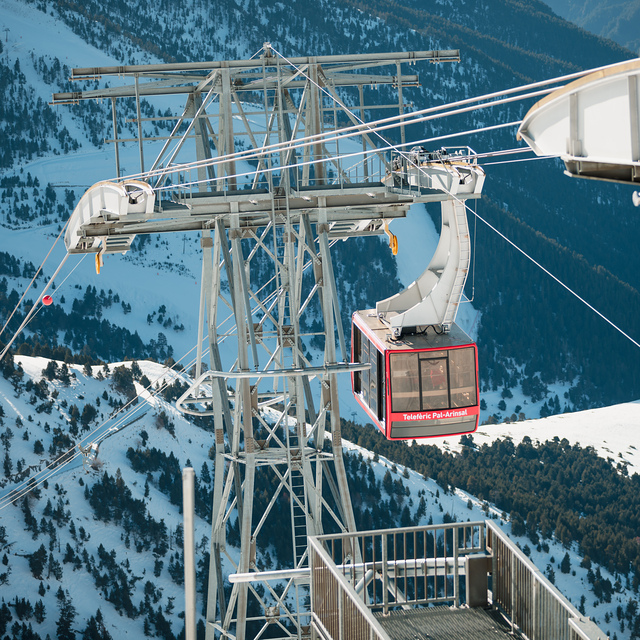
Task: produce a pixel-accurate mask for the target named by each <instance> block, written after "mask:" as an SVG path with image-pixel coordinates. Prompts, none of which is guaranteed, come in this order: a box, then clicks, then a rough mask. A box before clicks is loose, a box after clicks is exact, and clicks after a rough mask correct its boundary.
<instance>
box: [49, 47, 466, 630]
mask: <svg viewBox="0 0 640 640" xmlns="http://www.w3.org/2000/svg"><path fill="white" fill-rule="evenodd" d="M417 60H428V61H431V62H441V61H456V60H458V52H457V51H427V52H409V53H392V54H367V55H345V56H324V57H309V58H295V59H292V60H287V59H285V58H283V57H282V56H280V55H278V54H277V53H276V52H274V50H273V49H272V48H271V47H270V46H269V45H265V47H264V50H263V52H262V55H261V57H259V58H256V59H252V60H237V61H224V62H202V63H177V64H171V65H140V66H131V67H108V68H100V69H75V70H73V72H72V73H73V77H74V78H96V77H105V76H106V77H108V76H114V75H119V76H124V77H125V78H132V79H133V81H134V82H133V83H129V84H127V83H125V85H124V86H121V87H114V88H104V89H96V90H92V91H84V92H76V93H65V94H55V95H54V102H58V103H63V102H69V101H77V100H82V99H90V98H108V99H110V100H111V103H112V106H113V122H114V125H116V124H117V121H118V112H117V106H116V105H117V101H118V99H120V98H126V97H133V98H135V100H136V106H137V118H136V121H137V125H138V143H139V148H140V163H141V176H140V177H139V179H138V181H133V180H129V181H127V180H126V179H123V180H122V182H118V183H110V184H112V185H113V184H115V185H116V186H117V189H120V190H121V193H122V194H125V195H124V196H122V198H121V199H120V200H117V206H119V207H120V210H119V211H118V215H112V216H110V215H107V214H106V213H105V211H107V212H108V211H109V206H108V204H105V203H107V201H108V200H109V198H108V197H107V196H108V194H107V191H108V189H107V187H104V186H101V185H103V183H99V184H98V185H96V186H95V187H93V188H92V189H94V191H93V194H92V193H91V191H92V190H91V189H90V190H89V192H88V193H87V194H86V195H85V197H84V198H83V200H82V201H81V203H80V204H79V205H78V208H77V209H76V212H77V218H78V220H79V223H78V225H76V226H75V227H73V225H72V229H73V230H72V232H71V236H70V238H71V239H70V240H69V241H68V242H67V246H68V250H69V251H70V252H72V253H73V252H76V253H78V252H85V253H86V252H91V253H96V254H98V260H99V259H100V257H101V254H103V253H109V252H122V251H126V250H127V249H129V247H130V245H131V242H132V240H133V238H134V237H135V235H137V234H143V233H164V232H166V233H172V232H177V231H179V232H184V231H189V230H194V231H200V232H201V247H202V254H203V267H202V279H201V294H200V310H199V333H198V354H197V362H196V366H195V375H194V382H193V384H192V385H191V387H190V388H189V390H188V391H187V392H186V393H185V394H184V395H183V396H182V397H181V398H180V399H179V401H178V407H179V408H180V409H181V410H182V411H184V412H186V413H188V414H194V415H198V416H200V417H210V418H211V419H212V421H213V429H214V434H215V445H214V446H215V478H214V499H213V522H212V533H211V548H210V569H209V590H208V603H207V620H206V629H207V638H214V637H219V636H222V637H232V638H238V639H243V638H246V637H248V629H251V635H252V636H253V637H256V638H258V637H271V638H272V637H281V638H304V637H306V636H307V634H308V629H309V613H308V606H307V605H306V604H305V598H306V596H307V595H308V592H307V588H306V584H307V583H308V579H309V578H308V569H306V567H307V536H308V535H319V534H321V533H323V532H324V530H325V528H326V527H327V526H329V527H330V528H331V529H333V530H341V531H351V532H353V531H355V521H354V516H353V510H352V506H351V500H350V496H349V489H348V486H347V476H346V472H345V468H344V463H343V458H342V440H341V431H340V410H339V393H338V390H339V384H340V382H339V380H340V379H341V376H340V374H342V379H343V380H344V382H343V383H342V384H344V385H347V384H349V381H348V378H347V379H345V378H346V375H345V374H347V373H348V372H350V371H354V370H357V369H358V368H362V367H363V366H366V365H355V364H353V363H351V362H350V358H349V354H348V351H347V341H346V338H345V336H344V331H343V325H342V320H341V318H342V313H341V310H340V307H339V301H338V293H337V288H336V282H335V278H334V271H333V266H332V260H331V251H330V247H331V244H332V242H334V241H336V240H338V239H346V238H349V237H353V236H362V235H382V234H384V233H385V228H386V224H387V222H388V221H390V220H392V219H393V218H397V217H404V216H405V215H406V213H407V211H408V208H409V206H410V205H411V204H413V203H414V202H426V201H442V200H444V199H446V198H447V195H446V194H444V193H443V192H442V191H440V190H438V189H434V188H428V185H425V184H423V183H422V182H421V181H420V180H417V181H414V183H413V185H411V184H409V183H404V184H400V183H398V181H397V180H395V181H394V179H393V168H392V166H391V159H390V154H389V152H388V150H384V149H381V148H380V147H384V144H383V143H382V142H381V139H380V138H379V137H378V136H377V135H376V134H375V132H374V131H373V130H372V129H371V128H370V127H369V126H367V125H363V124H362V122H363V121H364V120H365V119H366V118H367V117H368V116H367V114H368V109H369V108H370V107H371V106H372V105H368V104H365V88H366V87H368V86H383V85H387V86H391V87H394V88H395V89H397V97H398V101H397V102H395V103H394V104H392V105H383V106H382V107H380V106H378V107H377V108H387V109H388V108H393V109H394V110H397V111H398V112H399V113H400V114H402V113H404V111H405V108H406V105H405V104H404V101H403V88H406V87H409V86H416V85H417V84H418V77H417V75H403V73H402V68H401V65H402V64H403V63H408V62H415V61H417ZM389 66H390V67H391V73H387V74H374V73H372V71H371V70H372V69H374V68H375V67H386V68H387V70H388V68H389ZM159 95H160V96H166V95H185V96H186V105H185V108H184V111H183V113H182V116H180V117H179V118H177V119H176V125H175V128H174V130H173V132H172V134H171V136H169V137H168V138H167V140H166V144H165V145H164V147H163V149H162V151H161V153H160V154H159V155H158V157H157V158H156V160H155V162H154V163H153V165H152V167H151V168H150V169H149V170H145V166H144V153H143V142H144V141H145V140H146V138H145V137H144V135H143V128H142V124H143V120H144V119H143V118H142V116H141V109H140V104H141V100H144V99H146V100H148V99H151V98H152V97H153V96H159ZM346 102H349V104H351V105H352V107H351V109H348V108H347V107H346V106H345V103H346ZM397 126H398V130H399V131H400V133H399V135H398V138H399V139H400V141H401V142H402V143H404V142H405V132H404V125H403V124H402V120H399V121H397ZM344 127H350V129H347V130H346V131H345V129H344ZM338 130H341V135H336V134H335V133H334V132H336V131H338ZM111 142H113V143H114V145H115V149H116V166H117V171H118V174H119V173H120V170H119V155H118V147H119V144H120V143H121V142H122V140H119V139H118V137H117V127H116V126H114V138H113V140H111ZM171 144H173V145H174V146H173V147H172V149H170V146H171ZM187 149H191V152H192V153H193V150H194V149H195V156H196V159H197V162H195V163H193V162H192V163H190V164H185V163H184V162H181V163H180V164H178V157H179V155H178V154H179V153H182V152H184V151H185V150H187ZM354 149H355V151H354ZM213 151H214V152H215V153H214V152H213ZM345 151H348V154H345ZM192 157H193V156H192ZM247 162H249V163H251V167H249V168H247V164H246V163H247ZM141 181H142V183H143V184H142V185H141ZM114 189H116V187H114ZM109 193H110V192H109ZM105 194H106V195H105ZM140 194H143V195H140ZM94 196H95V197H94ZM92 198H93V200H92ZM96 198H101V200H100V202H101V203H102V204H101V205H100V207H98V208H97V209H96V207H95V206H94V205H93V204H91V202H93V201H95V200H96ZM83 201H85V205H84V208H82V207H83V204H82V203H83ZM125 201H126V202H125ZM122 207H124V209H125V210H124V211H123V210H122ZM98 210H99V211H98ZM74 215H76V214H74ZM76 233H79V235H78V236H77V237H76V236H75V235H74V234H76ZM350 311H352V310H349V312H350ZM314 336H316V337H317V338H320V340H321V341H322V343H323V360H322V362H321V363H314V362H312V361H311V360H310V357H309V351H308V348H309V347H308V345H309V340H310V339H311V338H312V337H314ZM206 362H208V365H206V364H205V363H206ZM265 492H266V495H265ZM257 495H259V497H260V499H259V501H258V499H257V498H256V496H257ZM265 503H266V504H265ZM258 504H260V508H258ZM283 504H285V507H284V509H285V510H286V511H287V518H288V519H289V522H290V525H287V526H286V527H281V529H285V530H289V529H290V535H291V539H290V542H289V544H288V548H289V553H290V555H291V557H290V561H289V562H288V564H287V565H284V563H283V566H281V567H280V568H281V569H284V571H279V572H278V575H277V576H274V575H273V573H271V574H270V573H269V572H268V571H266V570H265V569H264V567H262V568H261V567H259V566H258V565H259V561H258V554H257V551H258V549H267V550H268V549H269V548H274V540H273V539H268V538H267V537H266V536H267V534H266V533H265V532H268V531H273V528H272V527H270V521H271V519H273V518H278V517H281V515H282V513H283V506H282V505H283ZM236 518H237V520H236ZM234 532H239V539H240V549H239V551H238V549H237V547H235V546H234V545H232V544H230V540H229V538H230V536H231V537H232V538H233V536H234V535H236V534H235V533H234ZM229 569H231V570H232V575H231V576H229V575H228V571H229ZM249 625H250V626H249Z"/></svg>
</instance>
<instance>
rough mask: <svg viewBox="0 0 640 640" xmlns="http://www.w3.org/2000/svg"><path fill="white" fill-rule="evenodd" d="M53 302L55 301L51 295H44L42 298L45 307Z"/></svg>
mask: <svg viewBox="0 0 640 640" xmlns="http://www.w3.org/2000/svg"><path fill="white" fill-rule="evenodd" d="M52 302H53V298H52V297H51V296H44V297H43V298H42V304H43V305H44V306H45V307H48V306H49V305H50V304H51V303H52Z"/></svg>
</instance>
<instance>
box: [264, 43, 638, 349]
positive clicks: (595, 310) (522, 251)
mask: <svg viewBox="0 0 640 640" xmlns="http://www.w3.org/2000/svg"><path fill="white" fill-rule="evenodd" d="M274 51H276V50H275V49H274ZM276 53H277V54H278V55H281V54H279V53H278V52H277V51H276ZM285 60H286V58H285ZM288 62H289V61H288ZM289 64H291V62H289ZM292 66H294V68H295V65H292ZM608 66H615V65H608ZM305 75H306V74H305ZM307 78H309V76H307ZM309 81H310V82H313V80H312V79H311V78H309ZM314 84H316V86H318V88H320V89H322V87H320V86H319V85H317V83H314ZM326 93H327V94H328V95H330V96H331V94H330V93H329V92H326ZM331 97H333V96H331ZM338 103H339V104H340V105H341V107H342V108H343V109H346V110H348V107H347V106H346V105H344V104H342V103H340V102H339V101H338ZM352 115H353V117H355V118H356V119H358V120H360V118H358V116H357V115H355V114H352ZM360 122H362V121H361V120H360ZM370 131H371V132H372V133H374V134H375V135H377V136H378V137H379V138H380V139H381V140H383V141H384V142H385V143H386V144H388V145H390V143H389V141H388V140H386V139H385V138H384V137H383V136H382V135H381V134H380V133H378V132H377V131H376V130H374V129H371V130H370ZM398 153H400V155H402V156H403V157H405V154H404V152H403V151H402V150H399V151H398ZM418 169H419V170H421V171H422V172H423V173H424V174H425V175H426V171H424V169H423V168H422V167H418ZM442 190H443V191H445V192H446V193H448V195H449V196H451V198H453V199H454V200H456V201H457V202H458V203H460V204H463V205H464V207H465V209H466V210H467V211H470V212H471V213H473V214H474V215H475V216H476V217H477V218H478V219H479V220H480V221H481V222H483V223H484V224H486V225H487V226H488V227H489V228H490V229H491V230H492V231H494V232H495V233H497V234H498V235H499V236H500V237H501V238H503V239H504V240H505V241H506V242H508V243H509V244H510V245H511V246H512V247H514V248H515V249H517V250H518V251H519V252H520V253H521V254H522V255H523V256H525V257H526V258H527V259H529V260H530V261H531V262H532V263H533V264H534V265H536V266H537V267H538V268H539V269H541V270H542V271H543V272H544V273H546V274H547V275H548V276H550V277H551V278H552V279H553V280H555V281H556V282H557V283H558V284H560V285H561V286H562V287H564V288H565V289H566V290H567V291H568V292H569V293H571V295H573V296H575V297H576V298H577V299H578V300H579V301H580V302H582V303H583V304H584V305H586V306H587V307H588V308H589V309H591V310H592V311H593V312H594V313H596V314H597V315H598V316H600V317H601V318H602V319H603V320H605V321H606V322H607V323H608V324H610V325H611V326H612V327H613V328H614V329H615V330H616V331H618V332H620V333H621V334H622V335H623V336H624V337H625V338H627V339H628V340H629V341H630V342H632V343H633V344H634V345H635V346H636V347H639V348H640V343H638V342H637V341H636V340H634V339H633V338H632V337H631V336H630V335H629V334H627V333H626V332H625V331H623V330H622V329H621V328H620V327H619V326H618V325H616V324H615V323H614V322H613V321H612V320H610V319H609V318H607V316H605V315H604V314H603V313H602V312H600V311H598V309H596V308H595V307H594V306H593V305H592V304H590V303H589V302H587V301H586V300H585V299H584V298H583V297H582V296H580V295H579V294H578V293H576V292H575V291H574V290H573V289H572V288H571V287H569V286H568V285H567V284H565V283H564V282H563V281H562V280H560V278H558V277H557V276H556V275H554V274H553V273H551V271H549V270H548V269H547V268H546V267H544V266H542V265H541V264H540V263H539V262H538V261H537V260H535V259H534V258H533V257H532V256H530V255H529V254H528V253H527V252H526V251H525V250H524V249H522V248H521V247H519V246H518V245H517V244H516V243H515V242H514V241H513V240H511V239H509V238H507V236H506V235H504V234H503V233H502V232H501V231H498V229H496V228H495V227H494V226H493V225H492V224H490V223H489V222H488V221H486V220H485V219H484V218H483V217H482V216H480V215H479V214H478V213H477V212H476V211H474V210H473V209H471V207H469V205H467V203H466V202H465V201H464V200H462V199H460V198H458V197H457V196H454V195H453V194H452V193H451V192H449V191H448V190H447V189H444V188H443V189H442Z"/></svg>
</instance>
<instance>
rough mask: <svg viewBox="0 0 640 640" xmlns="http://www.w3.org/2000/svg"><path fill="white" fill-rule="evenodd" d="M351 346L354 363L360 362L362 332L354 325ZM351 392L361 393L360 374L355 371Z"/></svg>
mask: <svg viewBox="0 0 640 640" xmlns="http://www.w3.org/2000/svg"><path fill="white" fill-rule="evenodd" d="M352 341H353V345H352V349H353V354H354V361H355V362H362V360H361V354H360V351H361V349H362V346H361V345H362V332H361V331H360V329H358V327H356V326H355V325H354V327H353V337H352ZM353 392H354V393H361V392H362V372H361V371H355V372H354V374H353Z"/></svg>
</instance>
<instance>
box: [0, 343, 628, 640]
mask: <svg viewBox="0 0 640 640" xmlns="http://www.w3.org/2000/svg"><path fill="white" fill-rule="evenodd" d="M52 363H53V364H52ZM127 372H128V373H127ZM180 379H181V378H180V376H179V375H178V374H176V373H174V372H171V371H170V370H168V369H167V368H166V367H164V366H162V365H158V364H155V363H151V362H147V361H140V362H137V363H136V364H133V363H131V362H128V363H124V364H120V363H112V364H111V365H109V366H95V367H88V366H85V367H81V366H79V365H68V366H67V365H64V363H56V362H54V361H48V360H46V359H44V358H36V357H27V356H19V357H17V358H16V360H15V369H14V370H13V371H10V370H9V368H8V367H5V370H4V375H3V377H1V378H0V406H1V407H2V411H1V412H0V416H1V417H0V421H1V425H0V441H1V443H2V446H3V448H4V453H5V456H4V469H3V477H2V479H1V480H0V512H1V514H2V515H1V517H0V554H1V556H2V563H3V564H2V565H0V599H4V604H3V605H0V633H2V634H4V633H7V632H9V630H11V633H12V634H13V635H12V637H14V638H21V637H24V638H27V637H29V638H37V637H41V638H45V636H46V635H47V634H48V635H49V636H51V637H54V636H56V635H57V637H63V635H61V634H62V633H63V631H64V630H65V629H66V628H67V627H71V628H72V629H77V630H79V631H80V632H83V631H85V630H86V629H87V628H88V627H90V628H92V629H93V627H96V628H98V629H100V630H102V632H103V635H102V636H96V637H102V638H107V637H112V638H116V637H122V636H123V635H125V634H136V635H141V634H143V633H144V634H146V635H150V636H153V637H163V638H172V637H175V636H177V635H178V633H179V632H180V629H181V628H182V626H183V622H182V620H181V615H180V611H181V608H182V606H183V595H182V573H181V572H182V570H183V568H182V556H181V553H182V550H181V515H180V504H181V495H180V469H181V468H182V467H184V466H186V465H188V464H190V465H191V466H193V467H194V469H195V470H196V477H197V484H196V496H197V497H196V513H197V517H196V541H197V543H198V552H197V553H198V555H197V561H198V567H199V568H198V589H199V610H201V605H202V602H203V600H202V597H203V596H202V589H203V587H204V581H205V575H206V567H207V551H208V535H209V534H210V528H209V527H210V524H209V521H208V517H209V516H210V505H211V490H212V484H211V479H212V475H213V464H212V461H211V459H210V457H209V450H210V448H211V446H212V443H213V437H212V433H211V432H209V431H207V430H206V429H205V428H203V427H202V426H198V425H196V424H193V423H190V422H188V421H187V420H185V418H184V417H183V416H182V415H180V414H179V413H178V412H177V411H176V410H175V408H174V406H173V404H172V401H171V400H172V399H173V398H175V397H176V395H177V394H179V392H180V389H181V388H182V387H181V386H180ZM163 381H166V382H167V383H168V385H169V386H166V387H164V391H161V392H160V393H153V394H151V393H149V392H145V391H144V390H143V389H144V388H148V389H150V390H154V391H155V390H156V389H157V388H158V387H160V386H161V384H162V382H163ZM136 393H138V394H139V395H140V398H139V399H138V401H137V403H136V404H135V405H129V406H127V403H128V401H129V399H130V398H132V397H134V395H135V394H136ZM121 406H124V407H126V408H125V411H124V412H123V415H120V414H119V415H111V414H113V413H115V412H117V411H118V409H119V408H120V407H121ZM87 407H89V408H87ZM602 411H603V412H608V411H612V412H615V408H613V409H606V410H602ZM604 419H605V420H606V416H604ZM563 420H564V422H565V425H566V427H565V429H564V431H563V434H564V435H566V436H567V437H569V438H571V439H572V440H573V439H574V438H575V439H576V440H579V439H580V435H581V432H582V426H581V414H574V415H570V416H569V415H567V416H565V417H564V418H563ZM539 422H540V421H532V422H531V426H530V427H529V425H528V423H522V424H523V425H524V426H525V427H529V428H530V430H531V431H533V430H534V429H535V425H536V424H538V423H539ZM114 427H115V428H114ZM105 434H108V436H107V437H104V438H102V435H105ZM501 434H502V432H501V431H500V430H499V429H497V428H496V429H495V430H494V431H492V432H488V433H487V437H491V436H494V437H497V436H499V435H501ZM571 434H573V436H574V437H572V435H571ZM97 440H100V443H99V453H98V456H97V458H96V459H95V460H92V461H91V466H89V465H88V464H87V465H86V469H85V468H83V464H82V461H81V456H78V457H76V458H75V459H74V460H73V461H72V462H70V463H69V464H67V465H60V466H59V467H57V468H55V469H54V468H51V469H50V470H49V471H48V472H46V473H43V471H44V468H45V465H46V464H48V463H49V462H50V461H51V460H53V459H56V458H58V457H59V456H60V455H61V454H62V453H64V452H65V451H67V450H69V449H72V448H73V447H74V445H75V443H76V442H79V441H81V442H82V443H83V444H85V445H86V444H87V443H89V442H91V441H97ZM628 444H631V443H630V441H629V442H628ZM639 444H640V443H639ZM344 447H345V454H346V456H347V457H346V467H347V472H348V474H349V481H350V484H351V486H352V487H353V491H354V492H355V493H356V494H357V495H358V507H357V508H358V513H360V514H362V517H366V518H369V519H372V522H373V523H374V524H376V525H377V526H384V527H388V526H396V525H398V524H401V523H404V524H405V525H406V524H427V523H434V524H438V523H441V522H448V521H452V520H458V521H461V520H467V519H469V520H472V521H475V520H479V519H484V518H485V517H490V518H495V519H497V520H499V521H500V524H501V526H502V527H504V529H505V531H506V532H507V533H509V532H510V531H511V523H510V522H509V520H508V514H504V513H502V511H501V510H499V509H496V508H495V507H494V506H493V505H491V504H490V503H487V502H485V501H482V500H478V499H476V498H474V496H472V495H469V494H467V493H465V492H464V491H461V490H456V489H454V488H452V487H443V486H441V485H439V484H437V483H436V482H435V481H434V480H432V479H425V478H423V477H422V476H420V475H419V474H417V473H415V472H414V471H412V470H411V469H410V468H407V469H405V468H404V467H403V466H402V465H396V464H394V463H392V462H391V461H389V460H387V459H385V458H384V457H382V456H380V457H378V456H377V455H374V454H372V453H371V452H369V451H367V450H364V449H362V448H361V447H357V446H355V445H353V444H351V443H349V442H347V441H345V442H344ZM624 452H625V454H626V449H625V451H624ZM7 461H8V462H7ZM28 468H29V469H30V475H29V479H31V481H32V482H34V481H35V482H40V481H42V482H41V483H40V484H39V485H38V486H37V488H36V489H35V490H34V491H32V492H31V493H29V494H28V495H26V496H24V497H21V498H20V499H19V500H17V501H16V502H15V503H14V504H12V503H11V501H12V496H14V495H15V494H12V490H15V489H18V488H19V487H20V486H21V483H22V482H23V481H24V480H25V477H24V473H25V470H26V469H28ZM369 469H370V470H371V471H369ZM372 474H373V475H372ZM47 475H48V477H47ZM45 478H46V480H45ZM29 479H27V482H28V481H29ZM380 508H382V510H380ZM363 510H364V511H363ZM367 514H368V515H367ZM379 518H381V520H380V521H379V522H378V519H379ZM515 540H516V541H518V543H519V544H520V545H521V547H522V548H523V549H524V550H525V552H526V553H528V554H530V555H531V557H532V559H533V560H534V562H535V563H536V565H537V566H538V567H539V568H540V569H541V570H543V571H544V572H545V574H546V575H547V576H551V577H552V578H553V579H554V580H555V582H556V584H557V585H558V587H559V588H560V589H561V591H563V593H565V594H566V595H567V597H569V598H570V599H571V600H572V602H573V603H574V604H575V605H576V606H580V607H581V608H582V609H584V610H585V612H586V613H587V615H592V616H594V617H595V618H596V619H597V620H598V623H599V624H600V625H601V627H602V628H603V629H607V628H608V627H607V623H609V621H612V622H611V625H610V626H611V629H613V630H616V629H617V631H618V635H617V637H618V638H620V639H621V640H622V638H631V637H633V636H632V635H631V631H632V629H631V628H630V627H629V625H627V627H625V628H626V629H627V630H626V631H625V632H621V631H620V628H619V627H620V623H619V620H618V621H615V622H613V621H614V620H615V616H616V615H617V609H618V607H622V610H623V618H622V619H623V621H624V620H626V618H625V616H626V611H627V609H628V602H629V601H634V600H635V601H637V596H636V595H635V594H634V593H633V590H632V587H631V586H630V585H629V584H627V585H626V586H625V583H628V582H629V579H628V578H626V580H625V576H620V575H614V574H610V573H609V572H607V571H606V570H605V569H603V568H600V567H596V565H595V564H594V565H593V567H592V568H591V567H590V565H587V564H585V566H581V562H582V557H581V556H582V554H581V553H580V552H579V550H578V548H577V546H576V545H569V546H567V545H564V546H563V545H562V544H561V543H560V542H559V541H557V540H555V538H553V537H551V538H549V539H546V540H543V541H542V542H541V543H540V544H538V546H537V547H536V545H534V544H533V543H532V542H531V541H530V540H529V539H528V538H527V537H526V536H522V537H519V536H515ZM229 551H230V556H231V558H233V557H235V553H237V551H236V552H234V548H233V546H230V547H229ZM259 553H260V559H259V565H262V566H264V567H271V568H276V567H277V566H278V564H277V563H278V560H277V552H276V551H275V547H270V548H268V549H260V550H259ZM565 555H566V556H567V559H564V556H565ZM561 560H562V562H561ZM274 563H275V564H274ZM583 564H584V563H583ZM561 565H562V568H561ZM567 566H568V567H569V568H568V569H567ZM596 569H597V570H596ZM565 570H566V571H567V572H566V573H565ZM231 572H233V567H232V566H231V565H230V564H228V565H226V566H225V573H231ZM594 575H595V576H598V578H597V580H596V582H595V583H594V584H598V585H600V582H602V583H603V584H605V585H607V584H608V585H609V586H608V587H607V588H606V589H605V593H604V594H603V593H602V591H600V592H599V593H598V595H596V596H594V597H595V600H594V597H591V594H590V592H589V589H590V588H594V587H592V586H591V585H592V583H593V581H594V577H593V576H594ZM607 581H608V582H607ZM614 584H615V585H616V587H615V589H614V588H613V585H614ZM609 588H610V590H609ZM585 595H586V596H587V597H586V598H583V596H585ZM23 599H24V600H25V602H23ZM4 605H6V606H4ZM629 611H631V609H629ZM631 620H632V621H633V620H634V618H633V617H631ZM16 624H18V627H15V625H16ZM2 625H4V628H2ZM29 629H30V630H31V633H32V634H37V635H27V633H28V630H29ZM107 634H108V635H107ZM69 637H73V635H70V636H69ZM90 637H94V636H90Z"/></svg>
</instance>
